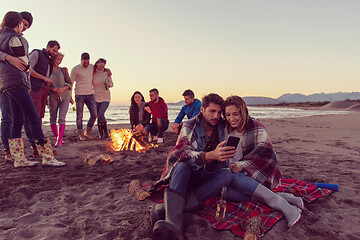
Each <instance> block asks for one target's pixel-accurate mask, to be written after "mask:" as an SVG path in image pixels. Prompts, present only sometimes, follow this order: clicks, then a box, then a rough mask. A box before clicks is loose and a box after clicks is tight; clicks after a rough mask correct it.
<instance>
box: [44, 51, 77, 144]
mask: <svg viewBox="0 0 360 240" xmlns="http://www.w3.org/2000/svg"><path fill="white" fill-rule="evenodd" d="M63 58H64V54H62V53H60V52H58V53H57V54H56V56H55V57H54V59H53V70H52V74H51V79H52V80H53V82H52V85H51V87H50V94H49V109H50V126H51V130H52V132H53V134H54V137H55V139H56V144H55V146H56V147H60V146H61V145H62V144H63V141H62V137H63V136H64V132H65V122H66V114H67V112H68V110H69V103H70V101H71V100H72V99H71V88H72V82H71V79H70V76H69V73H68V72H67V70H66V69H65V68H62V67H59V65H60V64H61V62H62V60H63ZM58 112H59V133H58V129H57V126H56V118H57V113H58Z"/></svg>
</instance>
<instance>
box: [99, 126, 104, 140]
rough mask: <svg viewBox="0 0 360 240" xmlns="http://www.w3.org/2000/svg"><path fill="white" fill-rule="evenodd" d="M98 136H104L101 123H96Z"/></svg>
mask: <svg viewBox="0 0 360 240" xmlns="http://www.w3.org/2000/svg"><path fill="white" fill-rule="evenodd" d="M98 130H99V138H104V131H103V125H102V123H98Z"/></svg>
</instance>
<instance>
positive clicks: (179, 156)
mask: <svg viewBox="0 0 360 240" xmlns="http://www.w3.org/2000/svg"><path fill="white" fill-rule="evenodd" d="M202 118H203V116H202V114H201V113H200V114H198V115H197V116H195V117H194V118H192V119H190V120H189V121H187V122H185V123H184V124H183V126H182V128H181V131H180V133H179V136H178V139H177V141H176V144H175V147H174V148H173V149H172V150H171V151H170V153H169V155H168V157H167V159H166V165H165V168H164V170H163V172H162V174H161V177H160V180H158V181H156V182H155V183H154V184H153V185H152V186H151V188H150V191H151V192H153V191H156V190H158V189H159V188H160V187H161V186H164V185H167V184H169V180H170V176H171V171H172V169H173V168H174V167H175V166H176V164H177V163H179V162H183V161H187V160H190V159H196V158H197V157H199V156H200V154H202V153H204V152H205V149H203V147H204V148H205V145H206V144H204V143H201V141H204V139H201V138H200V137H199V136H197V135H196V130H198V128H199V126H200V123H201V121H202ZM217 129H218V133H219V140H220V141H223V140H224V138H225V136H224V129H225V126H224V122H223V120H222V119H220V120H219V123H218V125H217ZM202 146H203V147H202ZM193 165H194V168H196V169H195V170H198V169H200V168H202V167H204V166H197V165H196V164H195V163H194V164H193Z"/></svg>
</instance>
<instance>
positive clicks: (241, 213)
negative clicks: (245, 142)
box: [199, 179, 333, 237]
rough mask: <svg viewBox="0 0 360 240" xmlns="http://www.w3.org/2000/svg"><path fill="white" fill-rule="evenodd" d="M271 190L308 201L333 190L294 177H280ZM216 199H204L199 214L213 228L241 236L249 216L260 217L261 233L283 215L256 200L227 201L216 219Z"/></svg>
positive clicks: (326, 194) (267, 229)
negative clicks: (224, 214) (242, 201)
mask: <svg viewBox="0 0 360 240" xmlns="http://www.w3.org/2000/svg"><path fill="white" fill-rule="evenodd" d="M273 191H274V192H287V193H292V194H294V195H295V196H298V197H301V198H302V199H303V200H305V201H306V202H308V203H310V202H312V201H314V200H315V199H317V198H319V197H324V196H328V195H329V194H330V193H332V192H333V191H332V190H328V189H322V188H317V187H316V186H315V185H313V184H309V183H307V182H304V181H300V180H296V179H282V180H281V182H280V185H278V186H277V187H276V188H274V189H273ZM218 200H219V197H213V198H211V199H208V200H207V201H205V203H204V205H205V208H204V209H203V210H202V211H201V212H199V215H200V216H202V217H204V218H206V219H207V220H208V221H209V222H210V224H211V225H212V226H213V227H214V228H216V229H219V230H230V231H231V232H233V233H234V234H235V235H238V236H241V237H243V236H244V234H245V227H244V226H245V222H246V221H247V220H248V219H249V218H251V217H255V216H258V217H260V218H261V221H262V224H263V233H266V232H267V231H269V230H270V229H271V228H272V226H274V224H275V223H277V222H278V221H279V220H280V219H281V218H282V217H283V215H282V213H280V212H278V211H275V210H274V209H272V208H269V207H267V206H265V205H263V204H261V203H258V202H244V203H233V202H227V206H226V217H225V219H224V220H223V221H218V220H216V219H215V213H216V204H217V202H218Z"/></svg>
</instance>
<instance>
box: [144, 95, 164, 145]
mask: <svg viewBox="0 0 360 240" xmlns="http://www.w3.org/2000/svg"><path fill="white" fill-rule="evenodd" d="M149 95H150V102H148V103H147V104H148V105H149V106H147V107H145V110H146V111H148V112H149V113H150V114H151V115H152V122H151V123H150V124H149V125H147V126H146V127H145V128H144V129H143V135H147V134H149V133H151V134H152V135H153V136H155V137H154V140H155V141H156V140H157V143H162V142H164V138H163V135H164V132H165V131H166V130H167V129H168V127H169V120H168V108H167V105H166V103H165V101H164V99H162V98H161V97H159V91H158V90H157V89H156V88H153V89H151V90H150V91H149Z"/></svg>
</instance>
